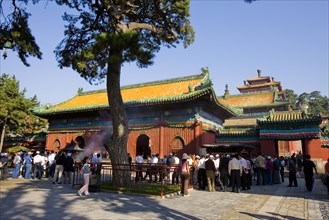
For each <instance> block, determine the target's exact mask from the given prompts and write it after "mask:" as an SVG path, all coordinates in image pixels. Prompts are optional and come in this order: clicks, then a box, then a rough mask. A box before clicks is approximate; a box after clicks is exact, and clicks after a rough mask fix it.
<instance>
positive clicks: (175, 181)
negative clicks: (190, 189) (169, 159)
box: [172, 153, 180, 184]
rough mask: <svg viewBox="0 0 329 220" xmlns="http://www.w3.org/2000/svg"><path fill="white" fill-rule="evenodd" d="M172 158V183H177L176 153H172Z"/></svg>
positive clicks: (177, 160) (177, 166)
mask: <svg viewBox="0 0 329 220" xmlns="http://www.w3.org/2000/svg"><path fill="white" fill-rule="evenodd" d="M173 158H174V166H175V168H174V172H173V175H172V184H175V183H176V184H178V177H179V176H178V168H179V163H180V161H179V158H178V157H177V155H176V153H173Z"/></svg>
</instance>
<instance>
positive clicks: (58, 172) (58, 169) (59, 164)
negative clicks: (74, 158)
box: [53, 151, 66, 184]
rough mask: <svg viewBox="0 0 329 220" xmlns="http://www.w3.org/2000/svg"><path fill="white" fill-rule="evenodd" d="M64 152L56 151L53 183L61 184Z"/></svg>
mask: <svg viewBox="0 0 329 220" xmlns="http://www.w3.org/2000/svg"><path fill="white" fill-rule="evenodd" d="M65 157H66V155H65V152H63V151H60V152H58V154H57V155H56V157H55V160H56V166H55V174H54V178H53V184H55V183H58V184H61V183H62V175H63V172H64V161H65Z"/></svg>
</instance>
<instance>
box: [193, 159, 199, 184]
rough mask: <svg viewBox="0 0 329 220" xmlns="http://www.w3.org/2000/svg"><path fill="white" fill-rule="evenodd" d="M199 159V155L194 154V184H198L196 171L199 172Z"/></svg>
mask: <svg viewBox="0 0 329 220" xmlns="http://www.w3.org/2000/svg"><path fill="white" fill-rule="evenodd" d="M199 160H200V156H199V155H195V156H194V160H193V164H192V166H193V182H194V185H198V172H199V167H198V164H199Z"/></svg>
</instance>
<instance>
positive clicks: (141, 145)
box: [136, 134, 151, 159]
mask: <svg viewBox="0 0 329 220" xmlns="http://www.w3.org/2000/svg"><path fill="white" fill-rule="evenodd" d="M137 155H142V156H143V158H144V159H147V156H148V155H151V148H150V137H149V136H147V135H146V134H141V135H139V137H138V139H137V144H136V156H137Z"/></svg>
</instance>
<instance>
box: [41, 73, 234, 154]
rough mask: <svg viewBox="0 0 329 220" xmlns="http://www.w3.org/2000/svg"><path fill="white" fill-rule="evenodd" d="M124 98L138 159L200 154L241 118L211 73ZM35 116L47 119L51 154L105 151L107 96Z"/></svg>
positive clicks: (89, 95) (140, 88) (131, 89)
mask: <svg viewBox="0 0 329 220" xmlns="http://www.w3.org/2000/svg"><path fill="white" fill-rule="evenodd" d="M121 92H122V97H123V101H124V105H125V108H126V112H127V116H128V126H129V136H128V146H127V150H128V152H129V153H130V154H131V156H132V157H133V158H135V156H136V155H143V156H144V158H146V157H147V156H148V155H151V154H159V155H160V157H161V158H162V157H163V156H164V155H168V154H169V153H171V152H176V153H178V155H181V154H182V153H183V152H186V153H191V154H198V153H200V152H199V150H202V149H201V148H200V146H202V145H203V144H207V143H214V142H215V139H216V134H217V131H218V130H219V129H221V127H222V125H223V122H224V120H225V119H227V118H231V117H233V116H236V115H238V114H239V113H240V112H239V111H238V110H237V109H234V108H230V107H228V106H227V105H224V104H223V103H221V102H220V101H219V100H218V99H217V98H216V94H215V92H214V89H213V87H212V82H211V80H210V79H209V73H208V70H206V69H203V72H202V74H200V75H194V76H189V77H183V78H175V79H169V80H162V81H155V82H149V83H143V84H136V85H131V86H125V87H122V89H121ZM35 113H36V114H37V115H39V116H41V117H43V118H46V119H48V122H49V129H48V136H47V142H46V146H47V149H50V150H55V151H58V150H61V149H63V148H65V147H67V145H72V144H77V145H78V146H79V147H81V148H84V149H85V150H87V151H90V152H91V153H92V152H94V151H102V150H104V148H103V144H102V136H103V134H104V132H111V130H112V122H111V117H112V115H111V114H110V112H109V107H108V99H107V93H106V90H100V91H92V92H83V93H80V94H78V95H76V96H75V97H73V98H71V99H69V100H67V101H65V102H63V103H60V104H57V105H54V106H47V107H46V108H40V109H36V110H35Z"/></svg>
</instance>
